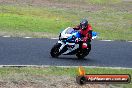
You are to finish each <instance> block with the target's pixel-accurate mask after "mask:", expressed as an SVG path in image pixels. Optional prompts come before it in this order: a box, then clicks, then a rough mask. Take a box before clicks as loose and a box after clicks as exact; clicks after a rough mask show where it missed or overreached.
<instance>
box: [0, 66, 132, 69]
mask: <svg viewBox="0 0 132 88" xmlns="http://www.w3.org/2000/svg"><path fill="white" fill-rule="evenodd" d="M0 67H53V66H51V65H0ZM54 67H62V68H71V67H75V68H76V67H79V66H54ZM82 67H85V68H106V69H107V68H108V69H132V68H126V67H100V66H82Z"/></svg>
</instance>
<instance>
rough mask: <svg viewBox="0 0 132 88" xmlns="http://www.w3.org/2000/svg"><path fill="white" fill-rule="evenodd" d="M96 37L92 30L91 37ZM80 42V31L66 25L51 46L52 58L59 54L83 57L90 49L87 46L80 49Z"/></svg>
mask: <svg viewBox="0 0 132 88" xmlns="http://www.w3.org/2000/svg"><path fill="white" fill-rule="evenodd" d="M96 37H97V33H96V32H92V39H95V38H96ZM76 41H78V42H76ZM81 43H82V40H81V34H80V32H79V31H77V30H74V29H73V28H71V27H68V28H66V29H65V30H63V31H62V32H61V33H60V35H59V41H58V42H57V43H56V44H55V45H54V46H53V47H52V49H51V51H50V55H51V56H52V57H53V58H57V57H58V56H59V55H76V56H77V57H78V58H84V57H86V56H87V55H88V54H89V52H90V50H89V48H85V49H80V47H79V46H80V44H81ZM90 45H91V44H90ZM89 47H91V46H89Z"/></svg>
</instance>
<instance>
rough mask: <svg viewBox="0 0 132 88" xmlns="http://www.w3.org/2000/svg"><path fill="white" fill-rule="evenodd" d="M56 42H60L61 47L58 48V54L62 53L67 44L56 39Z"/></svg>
mask: <svg viewBox="0 0 132 88" xmlns="http://www.w3.org/2000/svg"><path fill="white" fill-rule="evenodd" d="M58 43H61V47H60V49H59V52H60V54H62V53H64V52H65V51H66V50H67V46H66V44H65V43H64V42H62V41H58Z"/></svg>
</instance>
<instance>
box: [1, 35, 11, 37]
mask: <svg viewBox="0 0 132 88" xmlns="http://www.w3.org/2000/svg"><path fill="white" fill-rule="evenodd" d="M2 37H11V36H9V35H5V36H2Z"/></svg>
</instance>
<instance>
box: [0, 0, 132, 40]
mask: <svg viewBox="0 0 132 88" xmlns="http://www.w3.org/2000/svg"><path fill="white" fill-rule="evenodd" d="M51 1H52V0H51ZM56 2H60V3H63V2H64V3H66V2H65V0H64V1H62V0H56ZM70 2H74V1H73V0H70ZM78 2H79V1H78ZM85 2H87V0H85ZM106 2H108V1H107V0H90V1H89V2H87V3H93V5H94V4H95V8H97V7H96V5H98V3H105V5H99V6H101V9H100V10H97V11H94V10H93V11H92V10H89V11H87V10H85V9H83V10H82V9H81V8H80V9H79V8H72V9H71V8H70V9H68V8H52V7H35V6H25V7H24V6H17V5H13V6H12V5H1V6H0V33H2V32H6V34H9V35H10V33H14V36H15V34H16V35H18V36H19V34H21V33H25V35H27V34H28V35H27V36H29V35H31V36H34V35H33V33H40V34H39V35H35V37H43V33H47V34H48V33H49V35H50V34H54V35H58V33H59V32H60V31H61V30H62V29H64V28H66V27H68V26H71V27H73V26H75V25H77V24H78V23H79V20H80V19H81V18H84V17H85V18H89V21H90V23H91V24H92V26H93V30H94V31H97V32H98V33H99V38H98V39H112V40H132V24H131V20H132V18H131V17H132V14H131V12H130V11H121V9H122V8H121V7H120V5H121V4H123V3H122V2H121V1H120V0H111V1H110V3H111V4H117V5H118V6H117V7H118V8H120V9H116V8H112V7H110V5H109V3H106ZM67 3H68V2H67ZM81 3H84V2H81ZM120 3H121V4H120ZM107 5H108V6H107ZM103 6H104V7H105V8H103ZM80 11H81V12H80Z"/></svg>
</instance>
